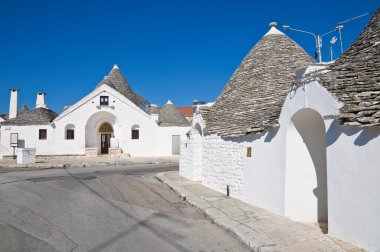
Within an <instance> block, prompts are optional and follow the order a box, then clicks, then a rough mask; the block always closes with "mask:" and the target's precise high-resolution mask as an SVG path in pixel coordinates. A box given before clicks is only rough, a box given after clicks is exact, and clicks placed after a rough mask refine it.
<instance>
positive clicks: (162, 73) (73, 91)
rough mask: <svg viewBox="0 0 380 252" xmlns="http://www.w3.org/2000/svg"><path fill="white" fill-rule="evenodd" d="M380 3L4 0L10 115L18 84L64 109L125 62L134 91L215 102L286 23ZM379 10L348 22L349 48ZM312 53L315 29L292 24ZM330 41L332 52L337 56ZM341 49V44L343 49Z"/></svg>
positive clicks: (335, 17)
mask: <svg viewBox="0 0 380 252" xmlns="http://www.w3.org/2000/svg"><path fill="white" fill-rule="evenodd" d="M379 5H380V0H360V1H359V0H347V1H341V2H340V1H331V0H329V1H327V0H319V1H274V0H273V1H248V0H247V1H243V0H234V1H232V0H228V1H227V0H219V1H217V0H215V1H205V0H203V1H198V0H192V1H180V0H178V1H165V0H163V1H117V0H114V1H105V0H104V1H97V0H92V1H71V0H67V1H58V0H57V1H54V0H49V1H41V0H34V1H17V0H1V1H0V32H1V33H0V34H1V36H0V69H1V70H0V88H1V89H0V112H1V113H7V112H8V106H9V104H8V103H9V91H8V89H9V88H14V87H16V88H19V89H20V90H21V93H20V103H19V105H20V106H22V104H24V103H25V104H26V105H27V106H28V107H29V108H33V107H34V106H35V92H41V91H43V92H47V97H46V98H47V104H48V106H49V107H50V108H52V109H53V110H54V111H56V112H58V113H60V112H61V111H62V108H63V106H65V105H70V104H73V103H75V102H77V101H78V100H79V99H81V98H82V97H83V96H85V95H86V94H88V93H89V92H91V91H92V90H93V89H94V88H95V86H96V84H97V83H98V82H99V81H100V80H101V79H102V78H103V76H105V75H107V74H108V72H109V71H110V70H111V68H112V66H113V64H118V65H119V68H120V69H121V71H122V72H123V73H124V74H125V76H126V78H127V79H128V81H129V83H130V85H131V86H132V88H133V89H134V90H135V91H136V92H137V93H139V94H140V95H142V96H144V97H145V98H147V99H148V100H149V101H150V102H151V103H155V104H158V105H162V104H164V103H166V101H167V100H168V99H171V100H172V101H173V102H174V104H175V105H177V106H186V105H191V103H192V101H193V99H199V100H204V101H213V100H214V99H215V98H216V97H217V96H218V95H219V93H220V92H221V90H222V89H223V87H224V85H225V84H226V82H227V81H228V79H229V78H230V76H231V75H232V74H233V72H234V70H235V69H236V67H237V66H238V65H239V63H240V62H241V60H242V59H243V58H244V56H245V55H246V54H247V53H248V51H249V50H250V49H251V48H252V47H253V46H254V45H255V44H256V43H257V42H258V40H259V39H260V38H261V37H262V36H263V35H264V34H265V33H266V32H267V31H268V30H269V26H268V23H269V22H271V21H277V22H278V24H279V29H281V28H280V27H281V26H282V25H283V24H288V25H291V26H292V27H294V28H299V29H304V30H307V31H311V32H314V33H324V32H327V31H329V30H331V29H333V28H334V27H335V25H336V23H337V22H339V21H343V20H346V19H348V18H351V17H354V16H357V15H360V14H362V13H365V12H367V11H372V13H373V12H374V11H375V10H376V8H377V7H379ZM369 18H370V17H369V16H366V17H363V18H360V19H358V20H355V21H352V22H349V23H346V24H345V28H344V29H343V30H342V31H343V43H344V48H345V49H347V47H348V46H349V45H350V44H351V43H352V42H353V41H354V39H355V38H356V37H357V36H358V34H359V33H360V32H361V31H362V29H363V28H364V26H365V25H366V23H367V22H368V20H369ZM285 33H286V34H287V35H288V36H290V37H291V38H292V39H294V40H295V41H296V42H297V43H299V44H300V45H301V46H302V47H303V48H305V50H306V51H307V52H308V53H309V54H312V53H313V52H314V51H315V42H314V39H313V37H312V36H310V35H306V34H302V33H297V32H292V31H285ZM332 36H333V35H331V36H329V35H328V36H326V37H325V39H324V41H323V42H324V47H323V56H324V60H327V59H328V44H329V43H328V42H329V40H330V39H331V37H332ZM334 52H335V54H336V55H337V56H338V55H339V54H340V53H339V52H340V50H339V47H338V44H336V45H335V47H334Z"/></svg>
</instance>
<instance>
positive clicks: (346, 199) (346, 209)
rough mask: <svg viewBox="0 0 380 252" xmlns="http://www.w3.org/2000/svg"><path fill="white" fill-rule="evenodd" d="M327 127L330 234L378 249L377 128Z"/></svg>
mask: <svg viewBox="0 0 380 252" xmlns="http://www.w3.org/2000/svg"><path fill="white" fill-rule="evenodd" d="M326 126H327V135H326V136H327V164H328V200H329V233H330V234H331V235H334V236H336V237H338V238H340V239H343V240H346V241H349V242H351V243H353V244H356V245H358V246H360V247H363V248H365V249H367V250H370V251H380V239H379V237H380V225H379V220H380V193H379V192H380V183H379V180H380V169H379V168H380V165H379V164H380V155H379V150H380V137H379V135H380V129H379V128H371V129H360V128H355V127H348V126H341V125H339V123H338V122H337V121H336V120H329V121H327V122H326Z"/></svg>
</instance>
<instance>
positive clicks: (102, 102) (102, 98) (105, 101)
mask: <svg viewBox="0 0 380 252" xmlns="http://www.w3.org/2000/svg"><path fill="white" fill-rule="evenodd" d="M100 105H101V106H108V96H100Z"/></svg>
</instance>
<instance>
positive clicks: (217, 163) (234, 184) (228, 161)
mask: <svg viewBox="0 0 380 252" xmlns="http://www.w3.org/2000/svg"><path fill="white" fill-rule="evenodd" d="M244 154H245V148H244V145H243V144H241V143H237V142H234V141H231V140H225V139H222V138H221V137H219V136H217V135H209V136H205V137H204V138H203V164H202V167H203V169H202V173H203V174H202V177H203V180H202V183H203V184H204V185H205V186H207V187H210V188H212V189H215V190H217V191H220V192H222V193H226V190H227V185H228V186H229V189H230V195H231V196H233V197H236V198H241V195H242V187H243V175H244Z"/></svg>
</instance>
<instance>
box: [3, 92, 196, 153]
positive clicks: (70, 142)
mask: <svg viewBox="0 0 380 252" xmlns="http://www.w3.org/2000/svg"><path fill="white" fill-rule="evenodd" d="M100 96H108V99H109V105H107V106H104V105H100ZM39 101H40V105H41V104H45V102H44V99H43V97H42V95H41V97H40V100H39ZM156 121H157V115H149V114H147V113H146V112H144V111H143V110H141V109H140V108H139V107H137V106H136V105H135V104H134V103H132V102H131V101H130V100H128V99H127V98H126V97H125V96H123V95H122V94H120V93H119V92H117V91H116V90H114V89H113V88H111V87H109V86H108V85H101V86H100V87H98V88H97V89H96V90H94V91H93V92H91V93H90V94H89V95H87V96H86V97H84V98H83V99H82V100H80V101H79V102H77V103H76V104H74V105H72V106H71V107H69V108H68V109H66V110H65V111H64V112H63V113H62V114H60V115H59V116H58V117H56V118H55V119H54V120H53V121H52V122H50V123H46V124H43V125H24V126H22V125H3V126H2V127H1V152H0V155H8V154H9V153H12V151H13V150H12V148H11V147H10V144H9V143H10V134H11V133H18V134H19V135H18V137H19V147H20V148H36V150H37V153H36V154H37V155H84V154H85V150H86V148H97V149H98V154H100V153H101V139H100V138H101V132H99V128H100V126H101V125H102V124H103V123H108V124H109V125H111V127H112V129H111V132H109V133H110V134H111V137H113V138H115V139H116V140H114V141H113V142H114V143H115V142H116V143H118V146H119V148H120V149H121V151H122V153H128V154H130V155H131V156H162V155H172V148H173V146H172V138H173V135H174V136H180V138H181V139H184V138H185V137H186V132H187V131H189V129H190V127H174V126H172V127H160V126H158V125H157V122H156ZM40 129H46V130H47V138H46V139H45V140H40V139H39V130H40ZM132 129H138V130H139V137H138V139H132ZM67 130H74V139H67Z"/></svg>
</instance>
